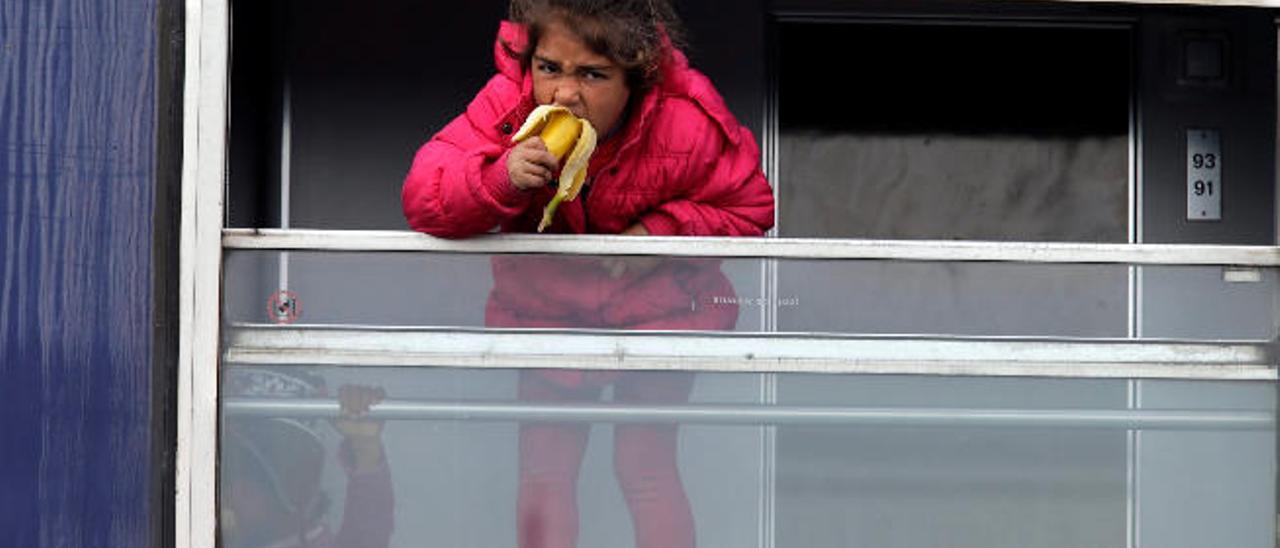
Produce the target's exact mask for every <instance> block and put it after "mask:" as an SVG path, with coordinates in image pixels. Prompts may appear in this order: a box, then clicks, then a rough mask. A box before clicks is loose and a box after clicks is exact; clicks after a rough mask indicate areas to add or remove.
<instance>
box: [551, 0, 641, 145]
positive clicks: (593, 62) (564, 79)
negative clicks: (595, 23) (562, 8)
mask: <svg viewBox="0 0 1280 548" xmlns="http://www.w3.org/2000/svg"><path fill="white" fill-rule="evenodd" d="M626 80H627V79H626V74H625V72H624V71H623V70H622V68H621V67H619V66H618V65H617V64H616V63H614V62H613V61H611V60H609V58H608V57H605V56H603V55H600V54H598V53H596V52H594V51H591V49H590V48H588V47H587V45H586V44H585V43H583V42H582V40H581V39H579V38H578V36H577V35H576V34H574V33H573V32H572V31H570V30H569V29H568V28H567V27H565V26H564V24H563V23H561V22H559V21H553V22H552V23H550V24H548V25H547V27H546V29H544V31H543V33H542V37H541V38H540V39H539V40H538V45H537V47H536V48H535V49H534V50H533V97H534V99H535V100H537V102H538V104H539V105H549V104H555V105H560V106H563V107H565V108H568V109H569V110H570V111H572V112H573V113H574V114H575V115H576V116H578V117H579V118H586V119H587V121H589V122H591V125H592V126H594V127H595V128H596V131H597V132H599V133H600V135H608V134H609V132H611V131H613V130H614V129H615V126H617V125H618V123H620V122H621V121H622V115H623V112H624V111H625V110H626V108H627V99H629V98H630V97H631V90H630V89H629V88H627V83H626Z"/></svg>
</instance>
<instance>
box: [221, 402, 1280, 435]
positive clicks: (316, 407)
mask: <svg viewBox="0 0 1280 548" xmlns="http://www.w3.org/2000/svg"><path fill="white" fill-rule="evenodd" d="M222 408H223V411H224V412H225V413H226V415H227V416H230V417H235V416H253V417H295V418H305V417H315V418H337V417H339V416H340V409H339V406H338V402H337V401H334V400H321V399H305V400H304V399H263V398H226V399H225V400H223V404H222ZM365 417H367V418H371V419H382V420H463V421H518V422H529V421H536V422H553V421H554V422H569V421H573V422H612V423H680V424H720V425H791V426H853V425H857V426H916V427H919V426H932V427H959V426H983V427H1041V428H1113V429H1135V430H1136V429H1142V430H1266V429H1270V428H1274V426H1275V418H1274V413H1273V412H1270V411H1200V410H1121V409H1118V410H1082V409H1052V410H1043V409H954V408H952V409H921V408H888V407H817V406H782V405H777V406H762V405H714V404H699V405H673V406H661V407H658V406H644V405H618V404H594V403H592V404H544V403H521V402H516V403H513V402H484V401H451V402H439V401H409V400H392V401H385V402H382V403H379V404H377V405H375V406H373V407H372V408H371V409H370V410H369V412H368V414H367V415H365Z"/></svg>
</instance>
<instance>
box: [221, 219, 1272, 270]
mask: <svg viewBox="0 0 1280 548" xmlns="http://www.w3.org/2000/svg"><path fill="white" fill-rule="evenodd" d="M222 244H223V246H225V247H227V248H230V249H276V250H310V251H421V252H436V253H479V254H486V253H557V254H590V255H669V256H679V257H770V258H776V259H846V260H855V259H861V260H891V261H960V262H974V261H1000V262H1024V263H1070V264H1076V263H1082V264H1085V263H1088V264H1092V263H1103V264H1165V265H1238V266H1259V267H1266V266H1280V248H1278V247H1275V246H1249V245H1182V244H1141V245H1131V244H1095V243H1052V242H981V241H919V240H823V239H808V238H705V237H702V238H691V237H657V236H649V237H634V236H632V237H622V236H607V235H569V236H566V235H550V234H537V235H530V234H492V235H486V236H479V237H474V238H469V239H466V240H447V239H443V238H434V237H431V236H428V235H426V234H418V233H415V232H408V231H394V230H299V229H292V230H281V229H242V228H233V229H226V230H223V231H222Z"/></svg>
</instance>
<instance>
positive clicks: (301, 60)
mask: <svg viewBox="0 0 1280 548" xmlns="http://www.w3.org/2000/svg"><path fill="white" fill-rule="evenodd" d="M234 8H235V9H234V10H233V11H232V26H231V27H232V44H233V47H232V52H231V55H232V59H231V66H232V70H231V126H230V127H231V133H230V142H231V149H230V161H229V165H230V177H229V180H228V204H227V209H228V210H227V215H228V216H227V226H231V227H255V228H256V227H290V228H324V229H395V230H398V229H404V228H406V227H405V222H404V216H403V214H402V213H401V209H400V185H401V183H402V182H403V181H404V175H405V173H406V171H407V170H408V168H409V163H410V161H412V159H413V154H414V152H415V151H416V150H417V148H418V146H420V145H421V144H422V143H423V142H425V141H426V140H427V139H428V138H429V137H430V136H431V134H432V133H434V132H435V131H437V130H438V129H439V128H442V127H444V125H445V124H446V123H448V121H449V120H450V119H452V118H453V117H454V116H456V115H457V114H458V113H460V112H462V111H463V109H464V108H465V107H466V105H467V103H468V102H469V101H470V100H471V97H472V95H474V94H475V92H476V91H478V90H479V89H480V88H481V87H482V86H483V85H484V82H485V81H486V80H487V79H488V78H489V77H490V76H491V75H492V72H493V57H492V52H493V38H494V33H495V32H496V29H497V22H498V21H499V20H501V19H502V17H503V15H504V14H505V2H462V3H456V4H449V5H447V7H446V5H444V4H441V3H438V2H413V1H403V0H396V1H388V2H376V3H372V4H359V5H357V4H352V3H350V2H342V1H340V0H320V1H318V2H299V1H271V2H237V3H236V4H235V6H234ZM426 29H429V31H428V30H426Z"/></svg>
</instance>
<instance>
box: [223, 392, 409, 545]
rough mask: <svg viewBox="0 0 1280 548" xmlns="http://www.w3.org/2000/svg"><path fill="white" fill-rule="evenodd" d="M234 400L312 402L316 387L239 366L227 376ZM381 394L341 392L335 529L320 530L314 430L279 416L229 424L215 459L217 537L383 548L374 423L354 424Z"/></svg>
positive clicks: (387, 523)
mask: <svg viewBox="0 0 1280 548" xmlns="http://www.w3.org/2000/svg"><path fill="white" fill-rule="evenodd" d="M226 383H227V393H228V394H229V395H232V396H238V397H246V396H247V397H266V398H272V399H279V398H288V397H316V396H321V395H323V393H324V389H323V385H322V384H321V383H322V381H321V380H320V379H319V378H317V377H312V376H308V375H305V374H300V373H288V374H285V373H281V372H278V371H274V370H270V369H261V368H243V369H240V368H238V369H236V370H234V371H231V372H228V374H227V379H226ZM384 395H385V394H384V393H383V391H382V389H381V388H368V387H361V386H343V387H341V388H340V389H339V391H338V401H339V403H340V405H341V408H342V412H343V416H344V418H342V419H339V420H336V421H334V423H333V426H334V428H335V429H337V431H338V432H339V433H340V434H342V444H341V449H340V453H339V460H340V462H341V463H342V465H343V469H344V471H345V472H346V476H347V488H346V498H345V499H344V507H343V513H342V525H341V527H340V528H339V529H338V531H337V533H336V534H335V533H334V532H333V531H331V530H330V529H329V528H328V527H327V526H326V525H325V524H324V514H325V512H326V511H327V499H326V497H325V496H324V493H323V492H322V491H321V489H320V480H321V475H322V472H323V467H324V461H325V455H324V453H325V446H324V444H323V442H322V441H321V437H320V435H319V433H318V432H319V427H320V426H321V425H320V424H319V423H315V422H314V421H302V420H295V419H285V418H229V419H228V420H227V423H226V426H225V428H224V430H223V438H222V458H221V461H220V463H221V474H220V475H221V477H222V494H221V503H222V504H221V509H222V512H221V514H222V515H221V518H222V519H221V524H220V526H221V533H222V545H223V546H226V547H228V548H294V547H297V548H303V547H306V548H386V547H387V545H388V544H389V542H390V540H391V532H392V528H393V521H394V508H393V507H394V500H393V494H392V487H391V474H390V471H389V469H388V468H387V462H386V457H385V454H384V452H383V447H382V436H381V433H382V424H381V422H379V421H371V420H364V419H360V418H359V416H360V415H362V414H363V413H364V412H365V411H367V410H368V409H369V407H370V406H371V405H373V404H376V403H377V402H378V401H381V399H382V398H383V397H384Z"/></svg>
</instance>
